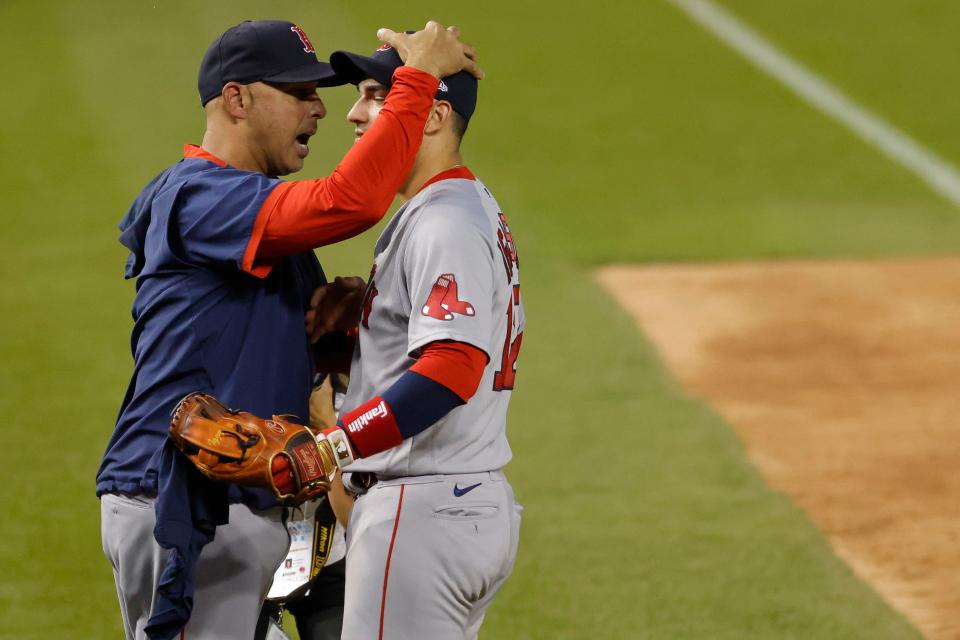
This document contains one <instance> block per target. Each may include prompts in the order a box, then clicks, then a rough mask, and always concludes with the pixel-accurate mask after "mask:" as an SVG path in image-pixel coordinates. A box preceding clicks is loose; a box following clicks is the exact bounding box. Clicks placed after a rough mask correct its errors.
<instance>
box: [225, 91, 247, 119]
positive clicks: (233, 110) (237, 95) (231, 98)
mask: <svg viewBox="0 0 960 640" xmlns="http://www.w3.org/2000/svg"><path fill="white" fill-rule="evenodd" d="M220 97H221V98H223V109H224V111H226V112H227V113H229V114H230V115H231V116H233V117H234V118H237V119H240V120H242V119H245V118H246V117H247V111H248V110H249V109H250V103H251V101H252V98H251V96H250V89H249V88H248V87H246V86H244V85H242V84H240V83H239V82H228V83H227V84H225V85H223V90H221V91H220Z"/></svg>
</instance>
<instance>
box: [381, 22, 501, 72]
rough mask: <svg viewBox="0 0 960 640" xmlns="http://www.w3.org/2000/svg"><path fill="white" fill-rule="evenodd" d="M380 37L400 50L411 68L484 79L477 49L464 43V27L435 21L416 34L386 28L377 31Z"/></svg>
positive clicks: (403, 58) (402, 57)
mask: <svg viewBox="0 0 960 640" xmlns="http://www.w3.org/2000/svg"><path fill="white" fill-rule="evenodd" d="M377 37H378V38H379V39H380V41H381V42H385V43H386V44H389V45H390V46H391V47H393V48H394V49H396V50H397V53H398V54H400V58H401V59H402V60H403V61H404V63H405V64H406V65H407V66H408V67H415V68H417V69H420V70H421V71H426V72H427V73H431V74H433V75H435V76H436V77H438V78H443V77H445V76H450V75H453V74H455V73H457V72H458V71H466V72H468V73H470V74H472V75H474V76H476V77H477V78H478V79H482V78H483V70H482V69H481V68H480V67H479V66H477V61H476V58H477V50H476V49H475V48H474V47H473V46H472V45H469V44H467V43H465V42H460V30H459V29H458V28H457V27H447V28H446V29H444V28H443V25H442V24H440V23H439V22H434V21H433V20H431V21H430V22H428V23H427V25H426V26H425V27H424V28H423V29H422V30H421V31H417V32H416V33H409V34H408V33H397V32H396V31H393V30H391V29H386V28H382V29H380V30H378V31H377Z"/></svg>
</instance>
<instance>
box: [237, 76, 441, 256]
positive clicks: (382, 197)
mask: <svg viewBox="0 0 960 640" xmlns="http://www.w3.org/2000/svg"><path fill="white" fill-rule="evenodd" d="M438 82H439V81H438V80H437V78H436V77H434V76H432V75H430V74H429V73H426V72H425V71H420V70H419V69H414V68H413V67H400V68H398V69H397V70H396V71H394V72H393V85H392V87H391V90H390V93H389V94H388V95H387V101H386V103H385V104H384V106H383V109H382V110H381V111H380V115H379V117H378V118H377V121H376V122H375V123H374V124H373V126H372V127H370V130H369V131H368V132H367V133H366V134H365V135H364V136H363V137H362V138H361V139H360V140H359V141H357V142H356V143H355V144H354V145H353V147H352V148H351V149H350V151H349V152H348V153H347V155H346V156H345V157H344V158H343V160H342V161H341V162H340V164H339V165H337V168H336V169H334V170H333V173H332V174H330V176H328V177H326V178H320V179H318V180H296V181H292V182H284V183H283V184H280V185H278V186H277V187H276V188H275V189H274V190H273V192H272V193H271V194H270V195H269V196H268V197H267V199H266V200H265V201H264V203H263V207H262V208H261V209H260V213H259V214H258V215H257V219H256V222H255V223H254V226H253V233H252V234H251V236H250V242H249V244H248V245H247V249H246V251H245V253H244V256H243V267H244V269H245V270H247V271H251V272H253V270H254V268H255V266H256V263H257V262H261V261H269V260H272V259H275V258H279V257H282V256H286V255H291V254H294V253H299V252H301V251H307V250H309V249H314V248H316V247H320V246H323V245H326V244H331V243H334V242H338V241H340V240H344V239H346V238H351V237H353V236H355V235H357V234H359V233H362V232H363V231H366V230H367V229H369V228H370V227H372V226H373V225H375V224H377V222H379V221H380V219H381V218H383V214H385V213H386V212H387V208H388V207H389V206H390V203H391V202H393V197H394V196H395V195H396V193H397V191H398V190H399V189H400V187H401V186H402V185H403V181H404V180H405V179H406V177H407V175H408V174H409V173H410V170H411V169H412V168H413V160H414V158H415V157H416V155H417V151H418V150H419V149H420V143H421V141H422V140H423V127H424V125H425V124H426V121H427V116H428V115H429V112H430V108H431V107H432V105H433V96H434V94H436V91H437V84H438Z"/></svg>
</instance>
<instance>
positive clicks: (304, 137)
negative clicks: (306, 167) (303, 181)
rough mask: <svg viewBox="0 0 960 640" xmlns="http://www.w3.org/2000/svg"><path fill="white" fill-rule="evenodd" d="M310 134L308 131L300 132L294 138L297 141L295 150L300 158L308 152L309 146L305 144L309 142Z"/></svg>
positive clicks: (304, 156)
mask: <svg viewBox="0 0 960 640" xmlns="http://www.w3.org/2000/svg"><path fill="white" fill-rule="evenodd" d="M310 135H311V134H309V133H301V134H300V135H298V136H297V137H296V138H295V140H296V141H297V152H298V153H299V154H300V157H301V158H306V157H307V154H309V153H310V147H309V146H307V145H308V144H309V142H310Z"/></svg>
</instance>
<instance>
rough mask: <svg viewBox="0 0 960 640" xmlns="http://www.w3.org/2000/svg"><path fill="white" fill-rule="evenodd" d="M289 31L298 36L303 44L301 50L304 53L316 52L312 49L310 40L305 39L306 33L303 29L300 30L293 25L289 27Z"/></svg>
mask: <svg viewBox="0 0 960 640" xmlns="http://www.w3.org/2000/svg"><path fill="white" fill-rule="evenodd" d="M290 31H293V32H294V33H295V34H297V35H298V36H300V42H302V43H303V50H304V51H306V52H307V53H316V52H317V50H316V49H314V48H313V44H312V43H311V42H310V38H308V37H307V32H306V31H304V30H303V29H301V28H300V27H298V26H297V25H293V26H292V27H290Z"/></svg>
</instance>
